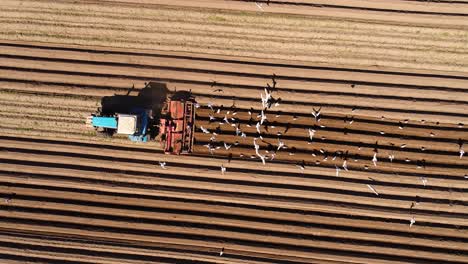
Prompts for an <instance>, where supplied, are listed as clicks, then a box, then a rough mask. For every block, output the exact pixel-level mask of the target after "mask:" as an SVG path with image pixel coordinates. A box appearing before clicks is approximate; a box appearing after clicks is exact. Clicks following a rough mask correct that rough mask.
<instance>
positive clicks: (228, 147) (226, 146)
mask: <svg viewBox="0 0 468 264" xmlns="http://www.w3.org/2000/svg"><path fill="white" fill-rule="evenodd" d="M231 147H232V145H228V144H227V143H226V142H224V148H225V149H226V150H229V149H230V148H231Z"/></svg>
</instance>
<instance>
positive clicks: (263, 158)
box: [257, 153, 266, 165]
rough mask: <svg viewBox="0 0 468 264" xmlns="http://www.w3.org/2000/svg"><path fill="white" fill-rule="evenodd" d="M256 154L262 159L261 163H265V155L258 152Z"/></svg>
mask: <svg viewBox="0 0 468 264" xmlns="http://www.w3.org/2000/svg"><path fill="white" fill-rule="evenodd" d="M257 156H258V157H259V158H260V159H261V160H262V163H263V165H265V164H266V163H265V158H266V156H265V155H260V154H258V153H257Z"/></svg>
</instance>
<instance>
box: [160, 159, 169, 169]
mask: <svg viewBox="0 0 468 264" xmlns="http://www.w3.org/2000/svg"><path fill="white" fill-rule="evenodd" d="M159 166H161V168H163V169H164V170H165V169H167V168H166V162H164V161H160V162H159Z"/></svg>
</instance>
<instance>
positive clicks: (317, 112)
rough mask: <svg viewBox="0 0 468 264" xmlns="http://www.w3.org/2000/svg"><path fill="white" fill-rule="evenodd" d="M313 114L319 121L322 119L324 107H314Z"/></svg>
mask: <svg viewBox="0 0 468 264" xmlns="http://www.w3.org/2000/svg"><path fill="white" fill-rule="evenodd" d="M312 110H313V111H312V115H313V116H314V118H315V121H317V122H318V121H319V120H320V113H321V110H322V107H320V108H319V109H317V110H315V108H312Z"/></svg>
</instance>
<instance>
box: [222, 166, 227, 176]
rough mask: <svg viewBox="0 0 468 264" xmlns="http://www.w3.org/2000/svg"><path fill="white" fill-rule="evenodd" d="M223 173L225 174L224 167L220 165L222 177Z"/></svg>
mask: <svg viewBox="0 0 468 264" xmlns="http://www.w3.org/2000/svg"><path fill="white" fill-rule="evenodd" d="M224 173H226V167H224V165H223V164H221V174H223V175H224Z"/></svg>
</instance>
